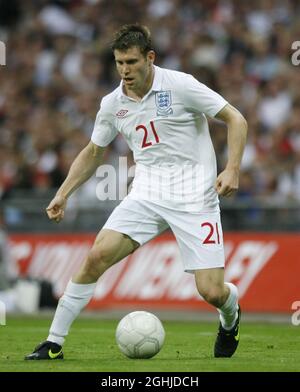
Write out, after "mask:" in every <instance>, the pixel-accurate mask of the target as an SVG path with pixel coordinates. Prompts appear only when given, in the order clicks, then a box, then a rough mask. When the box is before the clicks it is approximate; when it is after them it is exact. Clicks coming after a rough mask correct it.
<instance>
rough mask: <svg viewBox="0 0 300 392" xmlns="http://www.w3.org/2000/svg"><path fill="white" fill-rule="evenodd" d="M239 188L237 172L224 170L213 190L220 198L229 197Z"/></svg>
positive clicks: (235, 170)
mask: <svg viewBox="0 0 300 392" xmlns="http://www.w3.org/2000/svg"><path fill="white" fill-rule="evenodd" d="M238 188H239V170H237V169H225V170H224V171H222V173H220V174H219V175H218V177H217V180H216V183H215V190H216V191H217V193H218V195H220V196H226V197H228V196H231V195H232V194H233V193H234V192H236V191H237V190H238Z"/></svg>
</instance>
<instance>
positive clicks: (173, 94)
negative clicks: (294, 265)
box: [91, 66, 227, 212]
mask: <svg viewBox="0 0 300 392" xmlns="http://www.w3.org/2000/svg"><path fill="white" fill-rule="evenodd" d="M154 69H155V74H154V80H153V84H152V88H151V89H150V91H149V92H148V93H147V94H146V95H145V96H144V97H143V99H142V100H141V101H140V102H138V101H136V100H134V99H132V98H130V97H128V96H127V95H125V94H124V93H123V89H122V82H121V84H120V86H119V87H118V88H116V89H115V90H114V91H113V92H112V93H110V94H108V95H106V96H105V97H104V98H103V99H102V102H101V105H100V110H99V112H98V114H97V118H96V121H95V126H94V130H93V134H92V137H91V140H92V142H93V143H95V144H96V145H98V146H102V147H104V146H107V145H108V144H109V143H110V142H111V141H112V140H113V139H114V138H115V137H116V136H117V134H118V133H121V134H122V135H123V136H124V137H125V139H126V141H127V143H128V145H129V147H130V149H131V150H132V151H133V155H134V160H135V162H136V171H135V178H134V180H133V185H132V189H131V192H130V194H129V197H132V198H137V199H142V200H151V201H153V202H156V203H159V204H161V205H164V206H165V207H168V208H171V209H177V210H178V209H182V210H185V211H191V212H192V211H195V212H196V211H197V212H199V211H211V210H217V209H218V205H219V201H218V195H217V193H216V191H215V189H214V183H215V179H216V175H217V168H216V157H215V152H214V148H213V145H212V141H211V138H210V134H209V129H208V123H207V119H206V115H208V116H210V117H214V116H215V115H216V114H217V113H218V112H219V111H220V110H221V109H222V108H223V107H224V106H225V105H226V104H227V101H226V100H225V99H224V98H222V97H221V96H220V95H219V94H217V93H216V92H214V91H213V90H211V89H209V88H208V87H207V86H205V85H204V84H202V83H200V82H198V81H197V80H196V79H195V78H194V77H193V76H192V75H188V74H185V73H183V72H178V71H172V70H167V69H163V68H160V67H157V66H154Z"/></svg>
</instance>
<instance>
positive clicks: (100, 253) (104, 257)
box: [86, 245, 112, 276]
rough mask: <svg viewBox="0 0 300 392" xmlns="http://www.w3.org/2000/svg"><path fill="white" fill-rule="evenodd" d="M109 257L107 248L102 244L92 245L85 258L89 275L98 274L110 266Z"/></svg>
mask: <svg viewBox="0 0 300 392" xmlns="http://www.w3.org/2000/svg"><path fill="white" fill-rule="evenodd" d="M111 264H112V262H111V258H110V255H109V252H108V250H106V249H105V247H103V246H99V245H97V246H93V247H92V249H91V250H90V251H89V254H88V257H87V260H86V270H87V271H88V272H89V274H90V275H95V276H96V275H98V274H99V273H100V272H103V271H105V270H106V269H107V268H109V267H110V266H111Z"/></svg>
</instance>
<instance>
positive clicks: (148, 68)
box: [114, 46, 155, 92]
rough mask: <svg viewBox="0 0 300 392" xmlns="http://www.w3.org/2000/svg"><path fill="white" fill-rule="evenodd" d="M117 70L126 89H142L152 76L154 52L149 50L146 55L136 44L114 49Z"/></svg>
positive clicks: (135, 90) (136, 90)
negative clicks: (130, 46) (123, 48)
mask: <svg viewBox="0 0 300 392" xmlns="http://www.w3.org/2000/svg"><path fill="white" fill-rule="evenodd" d="M114 55H115V60H116V65H117V70H118V72H119V74H120V76H121V78H122V79H123V83H124V86H125V89H126V90H133V91H134V92H139V91H143V90H144V89H145V88H146V87H147V85H148V84H149V80H150V79H151V77H152V72H153V69H152V65H153V61H154V58H155V54H154V52H153V51H152V50H150V51H149V52H148V53H147V54H146V56H145V55H143V54H142V53H141V51H140V49H139V48H138V47H137V46H133V47H132V48H129V49H127V50H122V51H121V50H117V49H116V50H115V51H114Z"/></svg>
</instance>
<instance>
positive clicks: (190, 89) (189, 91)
mask: <svg viewBox="0 0 300 392" xmlns="http://www.w3.org/2000/svg"><path fill="white" fill-rule="evenodd" d="M183 91H184V97H183V102H184V105H185V107H186V108H187V109H189V110H191V111H192V112H195V113H204V114H207V115H208V116H210V117H215V115H216V114H217V113H218V112H219V111H220V110H221V109H223V107H224V106H225V105H227V104H228V102H227V101H226V100H225V99H224V98H223V97H222V96H221V95H220V94H218V93H216V92H215V91H213V90H211V89H210V88H209V87H207V86H206V85H205V84H203V83H200V82H198V80H196V79H195V78H194V77H193V76H192V75H187V76H186V77H185V78H184V88H183Z"/></svg>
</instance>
